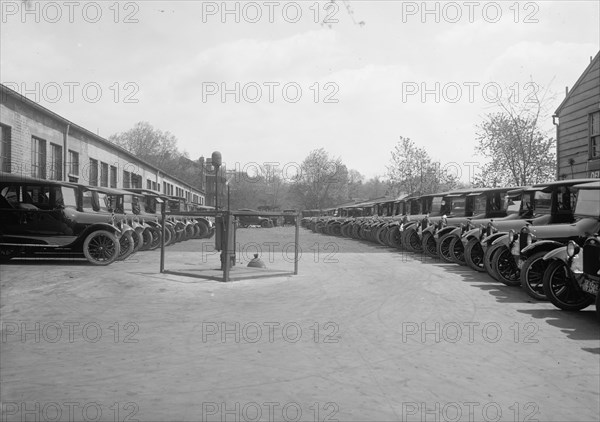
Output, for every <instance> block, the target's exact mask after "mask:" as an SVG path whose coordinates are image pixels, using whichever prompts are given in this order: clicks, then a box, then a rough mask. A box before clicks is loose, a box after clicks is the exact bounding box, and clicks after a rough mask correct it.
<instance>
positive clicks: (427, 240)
mask: <svg viewBox="0 0 600 422" xmlns="http://www.w3.org/2000/svg"><path fill="white" fill-rule="evenodd" d="M421 249H423V253H424V254H425V255H427V256H430V257H432V258H437V256H438V252H437V244H436V242H435V237H433V233H431V232H427V233H425V234H423V239H421Z"/></svg>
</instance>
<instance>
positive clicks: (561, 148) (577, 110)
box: [556, 53, 600, 179]
mask: <svg viewBox="0 0 600 422" xmlns="http://www.w3.org/2000/svg"><path fill="white" fill-rule="evenodd" d="M599 110H600V53H599V54H597V55H596V57H595V58H594V60H593V61H592V63H590V65H589V66H588V68H587V69H586V71H585V72H584V73H583V74H582V75H581V77H580V79H579V80H578V81H577V83H576V84H575V85H574V86H573V88H572V89H571V91H570V92H569V93H568V94H567V97H566V98H565V100H564V101H563V103H562V104H561V105H560V106H559V109H558V110H557V115H558V130H557V143H556V152H557V154H556V155H557V164H558V174H557V176H558V177H566V178H569V179H570V178H579V177H590V175H589V172H588V171H587V169H588V161H589V158H590V157H589V115H590V114H591V113H593V112H595V111H599ZM570 159H572V160H573V161H574V162H573V165H572V166H571V164H569V160H570Z"/></svg>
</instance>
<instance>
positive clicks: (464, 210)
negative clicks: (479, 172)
mask: <svg viewBox="0 0 600 422" xmlns="http://www.w3.org/2000/svg"><path fill="white" fill-rule="evenodd" d="M511 189H512V188H494V189H492V188H480V189H466V190H461V191H455V192H452V193H450V194H449V195H448V196H447V197H446V201H447V202H448V203H449V206H450V213H449V215H447V216H445V217H438V218H437V219H435V218H434V219H430V220H429V222H430V225H429V227H427V228H426V229H425V230H423V236H422V243H423V251H424V252H426V253H427V254H428V255H430V256H439V257H440V258H442V259H443V260H444V261H446V262H456V263H465V259H464V246H463V243H462V242H461V240H460V236H461V234H462V227H465V225H467V224H468V223H469V222H470V220H471V219H475V220H480V219H483V218H503V217H506V215H507V213H506V210H505V207H504V204H503V201H504V200H505V195H506V192H508V191H509V190H511ZM461 225H462V227H461Z"/></svg>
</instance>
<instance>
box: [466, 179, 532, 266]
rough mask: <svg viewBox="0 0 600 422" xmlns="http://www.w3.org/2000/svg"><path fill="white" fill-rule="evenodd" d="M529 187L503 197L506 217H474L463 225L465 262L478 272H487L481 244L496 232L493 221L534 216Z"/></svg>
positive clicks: (510, 191) (513, 191)
mask: <svg viewBox="0 0 600 422" xmlns="http://www.w3.org/2000/svg"><path fill="white" fill-rule="evenodd" d="M526 190H527V188H523V187H519V188H516V189H511V190H509V191H507V192H506V196H505V197H504V198H503V199H502V201H503V203H504V212H505V214H506V216H505V217H501V218H497V217H494V218H481V219H480V218H473V219H471V220H469V221H468V222H467V224H466V225H463V226H462V227H461V231H462V234H461V242H462V244H463V248H464V253H463V256H464V259H465V263H466V264H467V265H468V266H469V267H471V268H472V269H474V270H475V271H478V272H485V271H486V268H485V265H484V261H483V257H484V249H483V247H482V245H481V240H482V239H484V238H488V237H489V236H491V235H492V234H493V232H494V230H495V229H494V226H493V223H494V222H495V221H505V220H515V219H528V218H533V201H532V200H531V198H529V201H524V200H523V199H524V198H525V199H527V198H526V196H527V195H531V194H528V193H526Z"/></svg>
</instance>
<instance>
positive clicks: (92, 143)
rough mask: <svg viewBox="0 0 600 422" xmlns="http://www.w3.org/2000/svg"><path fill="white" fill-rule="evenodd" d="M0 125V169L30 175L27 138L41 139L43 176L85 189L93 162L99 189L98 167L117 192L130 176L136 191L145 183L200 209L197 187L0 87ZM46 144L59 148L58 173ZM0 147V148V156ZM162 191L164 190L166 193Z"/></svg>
mask: <svg viewBox="0 0 600 422" xmlns="http://www.w3.org/2000/svg"><path fill="white" fill-rule="evenodd" d="M0 125H2V128H3V137H4V136H9V138H10V154H9V155H10V168H5V169H3V170H4V171H7V170H8V171H10V172H11V173H15V174H23V175H26V176H32V175H34V174H33V172H34V169H33V167H32V137H36V138H39V139H41V140H43V141H45V145H46V169H45V170H46V174H45V178H47V179H57V180H65V181H68V180H71V181H74V182H78V183H82V184H86V185H89V184H95V183H94V181H93V172H90V159H94V160H97V162H98V183H97V184H98V185H103V183H102V182H103V180H102V179H101V173H102V170H101V169H102V163H105V164H106V166H105V168H107V169H108V174H107V176H108V178H107V179H108V180H107V182H108V183H107V186H111V178H110V168H111V167H114V168H115V169H116V186H115V187H117V188H124V187H134V186H133V185H132V184H131V183H130V182H128V181H127V178H126V177H125V176H128V175H131V174H132V175H135V177H137V178H138V180H139V179H140V178H141V182H140V183H139V186H137V187H141V188H148V180H149V181H150V188H151V189H154V190H156V191H159V192H161V193H165V194H172V195H178V196H182V197H185V198H186V199H188V200H189V201H190V202H195V203H197V204H200V205H204V204H205V203H206V195H205V192H204V191H202V190H201V189H198V188H197V187H194V186H191V185H189V184H186V183H185V182H183V181H181V180H179V179H177V178H174V177H172V176H169V175H167V174H164V173H163V172H161V171H160V170H159V169H157V168H155V167H154V166H152V165H150V164H148V163H145V162H143V161H141V160H138V159H136V157H134V156H132V155H131V154H129V153H128V152H127V151H125V150H123V149H122V148H120V147H118V146H116V145H114V144H111V143H110V142H109V141H108V140H106V139H104V138H101V137H99V136H97V135H95V134H93V133H92V132H89V131H87V130H86V129H84V128H81V127H79V126H77V125H75V124H70V122H68V121H67V120H66V119H63V118H62V117H60V116H58V115H56V114H54V113H52V112H51V111H50V110H47V109H44V108H43V107H41V106H39V105H35V104H32V103H31V101H29V100H27V99H25V98H23V97H22V96H20V95H19V94H18V93H14V92H11V91H10V90H8V88H6V87H4V86H2V95H1V98H0ZM51 144H53V145H58V146H60V147H61V148H62V153H61V159H60V162H59V164H60V171H56V167H57V166H54V165H53V163H52V162H51V152H50V151H51ZM5 149H6V148H3V154H4V152H5ZM69 151H74V152H76V153H78V154H79V169H78V170H79V171H78V172H77V174H74V172H72V171H71V170H73V169H72V168H71V165H70V164H71V161H70V155H69ZM126 172H127V173H126ZM34 176H35V175H34ZM129 179H130V178H129ZM130 180H131V179H130ZM165 187H166V188H167V190H168V192H165Z"/></svg>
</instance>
